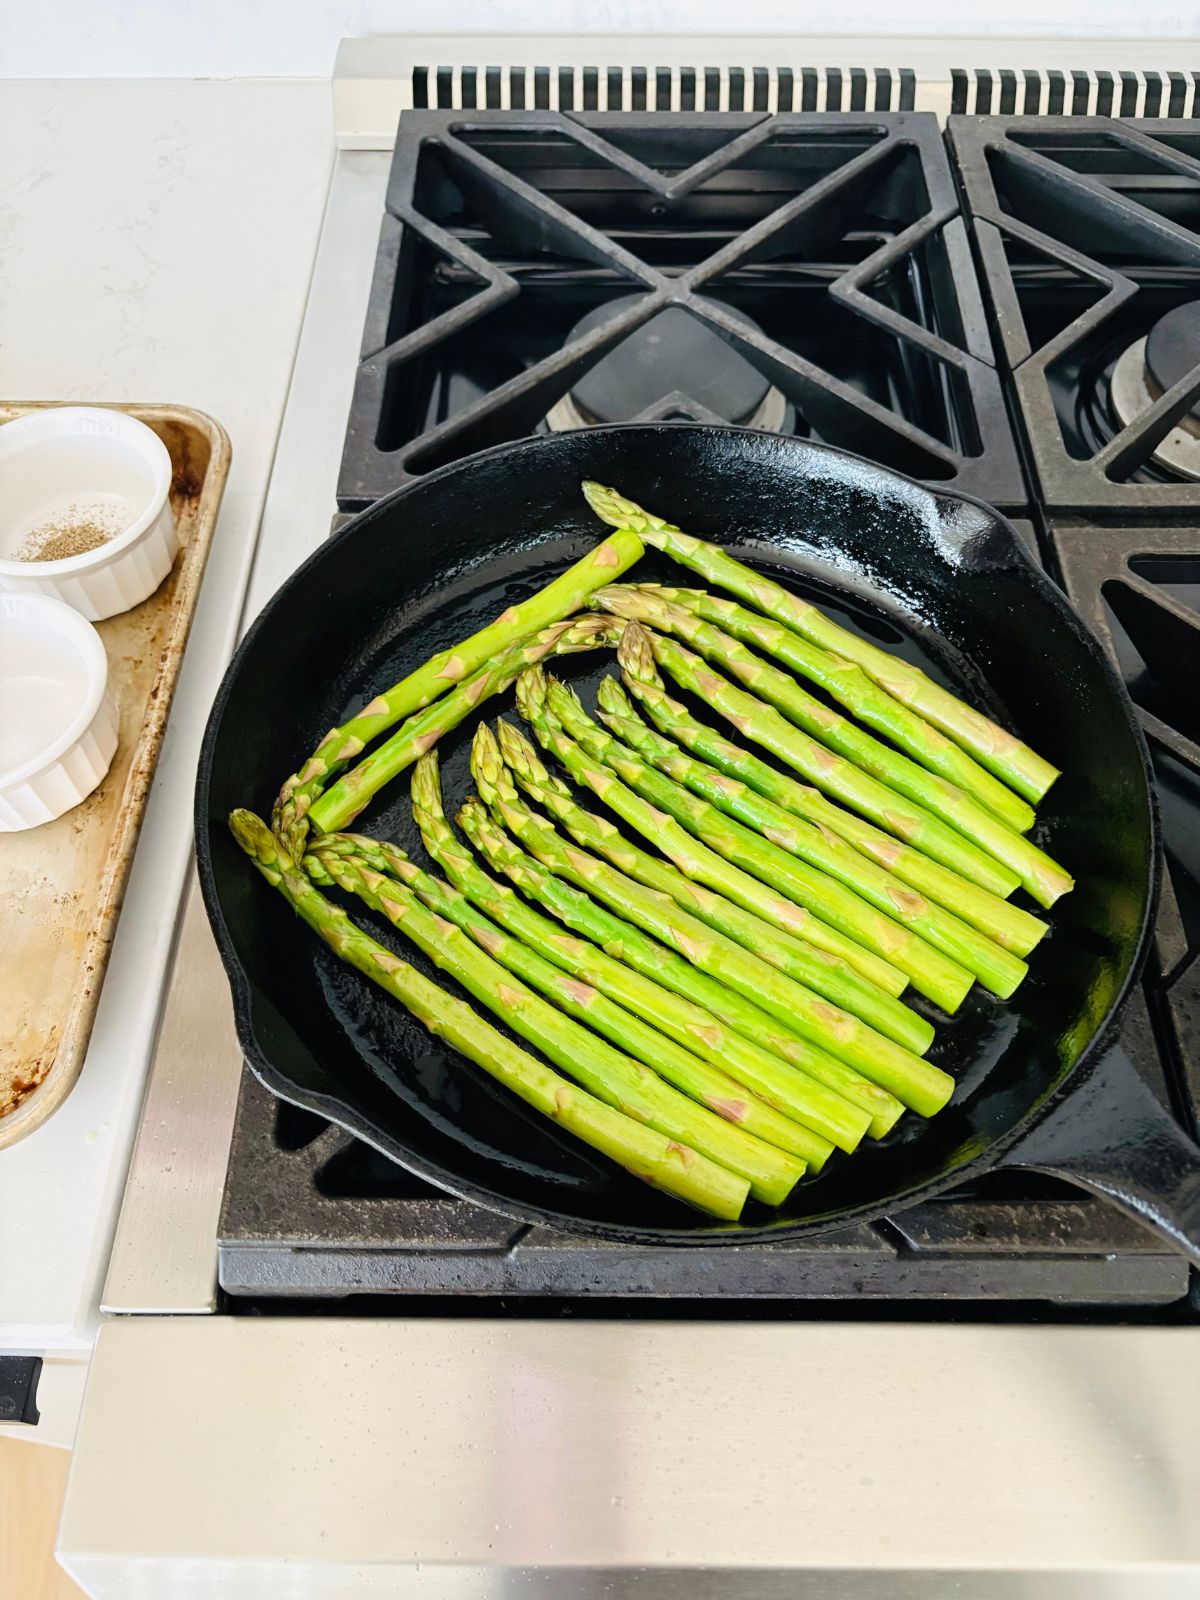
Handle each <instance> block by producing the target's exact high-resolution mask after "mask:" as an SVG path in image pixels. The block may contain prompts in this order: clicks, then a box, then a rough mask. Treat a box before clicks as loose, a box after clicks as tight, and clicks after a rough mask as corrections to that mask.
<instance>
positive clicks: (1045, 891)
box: [593, 585, 1073, 906]
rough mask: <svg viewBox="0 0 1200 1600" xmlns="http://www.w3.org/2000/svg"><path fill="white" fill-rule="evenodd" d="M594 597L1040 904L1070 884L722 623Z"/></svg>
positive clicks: (630, 599)
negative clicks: (877, 786)
mask: <svg viewBox="0 0 1200 1600" xmlns="http://www.w3.org/2000/svg"><path fill="white" fill-rule="evenodd" d="M593 599H594V602H595V604H597V605H601V606H604V607H605V609H606V610H609V611H611V612H612V613H613V614H614V615H616V616H621V617H625V618H627V619H630V618H632V619H633V620H635V621H638V622H643V623H646V624H649V625H651V626H653V627H655V628H657V629H658V631H659V632H660V633H673V634H675V635H677V636H678V637H679V638H682V639H686V640H687V641H688V643H689V644H692V645H694V646H695V647H696V649H697V650H698V651H699V652H700V654H701V655H703V656H705V657H706V658H707V659H708V660H710V661H716V662H717V663H719V664H720V665H721V666H722V667H724V668H726V669H727V670H728V671H729V672H730V673H731V674H732V675H733V677H734V678H736V680H737V681H738V683H740V684H741V685H742V686H743V687H744V688H746V689H749V690H751V691H752V692H753V693H754V694H755V695H756V696H757V697H758V698H759V699H760V700H765V701H767V702H768V703H769V704H771V705H773V706H775V707H776V709H777V710H779V711H782V712H783V714H784V715H785V716H786V717H787V718H788V719H789V721H791V722H794V723H795V724H796V725H797V726H798V727H800V728H803V729H804V731H805V732H806V733H808V734H810V735H811V736H812V737H813V738H814V739H819V740H820V741H821V743H822V744H824V745H826V746H828V747H829V748H830V749H832V750H836V751H837V753H838V754H839V755H841V756H844V757H845V758H846V759H847V760H848V761H852V762H853V763H854V764H855V765H856V766H857V767H858V768H859V769H860V770H861V771H863V772H867V773H869V774H870V775H871V776H872V777H873V778H876V779H878V781H879V782H880V783H883V784H886V785H887V787H888V788H889V789H891V790H893V791H894V792H895V793H896V794H901V795H904V796H906V798H907V799H909V800H913V801H916V802H917V803H918V804H921V805H928V806H930V807H931V808H933V809H935V810H936V811H937V812H938V814H939V815H941V816H944V817H945V818H946V819H947V821H949V822H951V823H952V824H953V825H954V827H956V828H957V829H958V831H959V832H960V833H962V834H965V835H966V837H967V838H968V839H973V840H974V841H975V843H976V844H978V845H982V847H983V848H984V849H985V850H987V851H989V852H990V853H991V854H992V855H993V856H995V858H996V859H997V860H998V861H1002V862H1003V863H1004V865H1005V866H1006V867H1009V868H1010V869H1011V870H1012V871H1013V872H1015V873H1016V874H1017V876H1018V877H1019V878H1020V880H1021V882H1022V883H1023V884H1024V885H1025V887H1026V888H1027V889H1028V890H1029V892H1030V894H1032V895H1033V897H1034V899H1035V900H1037V901H1038V903H1039V904H1040V905H1044V906H1051V905H1053V904H1054V902H1055V901H1056V900H1057V899H1058V897H1059V896H1060V895H1063V894H1066V893H1067V892H1068V891H1069V890H1070V889H1071V888H1072V886H1073V884H1072V879H1071V878H1070V876H1069V875H1068V874H1067V873H1066V872H1064V871H1063V869H1062V868H1061V867H1060V866H1059V865H1058V863H1057V862H1055V861H1052V860H1051V859H1050V857H1049V856H1048V855H1047V854H1046V853H1045V851H1043V850H1039V849H1038V847H1037V846H1036V845H1035V844H1032V843H1031V842H1030V841H1029V840H1028V839H1026V838H1023V837H1022V835H1021V834H1019V833H1017V832H1015V831H1014V830H1013V829H1012V828H1009V827H1007V826H1006V825H1005V824H1004V823H1003V822H1001V821H1000V820H999V818H997V817H995V816H993V814H992V813H991V812H990V811H988V810H986V809H985V808H984V807H983V806H981V805H980V804H979V802H978V801H976V800H973V799H972V798H971V796H970V795H968V794H964V793H963V792H962V790H961V789H956V788H955V787H954V785H953V784H952V783H947V782H946V780H945V779H944V778H939V777H936V776H935V775H934V774H932V773H929V772H926V771H925V769H924V768H923V767H919V766H918V765H917V764H916V762H915V761H910V760H909V759H908V757H907V756H904V755H901V754H900V753H899V751H896V750H893V749H892V748H891V747H890V746H889V745H885V744H882V743H881V742H880V741H879V740H878V739H876V738H874V737H872V735H871V734H869V733H864V731H863V730H862V729H861V728H860V727H858V726H857V724H855V723H853V722H851V721H850V720H849V718H847V717H843V716H842V715H841V713H840V712H837V711H833V710H831V709H830V707H829V706H826V705H823V704H822V703H821V701H819V700H816V699H814V698H813V696H812V695H810V694H809V693H808V691H807V690H805V689H802V688H801V687H800V685H799V684H798V683H797V682H796V680H795V678H793V677H791V676H790V675H789V674H788V673H786V672H781V671H780V670H779V668H778V667H773V666H772V665H771V664H770V662H769V661H764V660H763V659H762V657H761V656H756V655H755V654H754V652H753V651H752V650H747V648H746V646H745V645H744V644H740V643H739V642H738V640H736V639H734V638H731V637H730V635H729V634H727V633H724V632H722V630H721V629H720V628H714V627H713V625H712V624H711V623H710V622H705V621H704V620H703V619H702V618H700V617H697V616H695V615H693V613H692V612H690V611H685V610H683V609H682V607H680V606H673V605H668V604H667V602H666V601H665V600H659V599H657V598H656V597H655V596H654V595H653V594H652V592H651V591H650V590H648V589H630V588H625V587H622V586H620V585H618V586H616V587H615V588H611V589H599V590H597V592H596V594H595V595H594V596H593Z"/></svg>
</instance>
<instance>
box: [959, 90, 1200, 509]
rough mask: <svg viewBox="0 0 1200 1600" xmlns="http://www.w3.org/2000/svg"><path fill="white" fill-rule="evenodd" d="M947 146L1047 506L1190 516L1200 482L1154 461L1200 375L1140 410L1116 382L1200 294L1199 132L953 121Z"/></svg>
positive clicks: (1191, 401) (1157, 124) (1102, 123)
mask: <svg viewBox="0 0 1200 1600" xmlns="http://www.w3.org/2000/svg"><path fill="white" fill-rule="evenodd" d="M948 137H949V140H950V144H951V148H952V150H953V153H954V155H955V158H956V160H957V163H958V169H959V176H960V183H961V186H962V190H963V196H964V200H965V203H966V207H967V211H968V214H969V217H970V221H971V230H972V234H973V237H974V241H975V246H976V252H977V255H978V259H979V263H980V267H981V270H982V275H983V280H984V285H985V291H986V293H987V294H988V297H989V301H990V310H991V315H992V321H993V325H994V329H995V333H996V338H997V345H998V348H999V352H1000V354H1001V357H1002V359H1003V361H1004V362H1005V364H1006V365H1007V368H1008V371H1009V373H1010V374H1011V380H1012V386H1013V393H1014V397H1015V399H1016V402H1017V408H1018V410H1019V412H1020V415H1021V418H1022V423H1023V434H1024V441H1025V447H1026V450H1027V452H1028V457H1029V460H1030V462H1031V465H1032V471H1033V475H1034V476H1035V477H1036V480H1037V484H1038V488H1039V490H1040V498H1041V499H1042V501H1043V502H1044V504H1045V505H1046V507H1047V509H1048V510H1049V511H1050V512H1051V513H1052V514H1064V513H1075V514H1089V513H1091V514H1097V515H1105V516H1116V515H1121V516H1125V517H1126V518H1128V519H1138V520H1140V519H1143V518H1145V519H1148V520H1153V519H1154V518H1156V517H1160V516H1164V515H1166V516H1170V515H1171V514H1173V513H1177V512H1192V513H1193V514H1194V513H1195V512H1196V511H1198V510H1200V481H1196V479H1194V478H1193V479H1187V478H1185V477H1182V476H1181V475H1179V474H1177V473H1175V472H1173V471H1172V470H1170V469H1169V468H1167V467H1164V466H1163V465H1160V464H1159V462H1158V461H1156V460H1155V459H1154V458H1155V455H1156V452H1159V453H1160V446H1161V443H1162V441H1163V440H1164V438H1165V436H1166V435H1168V434H1170V433H1171V432H1172V430H1174V429H1176V427H1177V426H1179V425H1181V423H1182V421H1183V419H1184V418H1185V417H1186V415H1187V413H1188V412H1189V411H1193V410H1194V409H1195V408H1196V407H1197V406H1198V404H1200V365H1198V366H1196V367H1194V368H1193V369H1192V370H1190V371H1188V372H1185V373H1184V374H1183V376H1182V377H1181V378H1179V380H1178V381H1177V382H1175V383H1174V384H1173V385H1172V386H1171V387H1170V388H1169V389H1166V390H1165V391H1163V392H1160V393H1159V394H1158V396H1157V398H1156V399H1154V400H1153V403H1151V399H1150V396H1149V395H1147V397H1146V409H1145V410H1140V409H1139V410H1137V411H1135V412H1134V411H1130V409H1129V408H1128V407H1127V408H1126V409H1125V411H1124V412H1122V410H1121V409H1120V406H1119V405H1118V404H1117V403H1116V402H1115V401H1114V398H1113V380H1114V372H1115V371H1116V369H1117V365H1118V362H1120V360H1121V358H1122V357H1123V356H1124V355H1125V354H1126V352H1127V351H1129V350H1130V349H1131V347H1132V346H1134V345H1136V344H1137V343H1138V342H1139V341H1140V340H1141V339H1142V338H1144V337H1145V336H1146V335H1147V333H1148V332H1149V330H1150V329H1151V328H1152V327H1153V326H1154V324H1155V323H1156V322H1157V321H1158V320H1159V319H1160V318H1161V317H1162V316H1163V315H1164V314H1165V313H1166V312H1168V311H1170V310H1172V309H1173V308H1174V307H1176V306H1179V305H1181V304H1184V303H1187V302H1190V301H1195V300H1197V299H1200V126H1198V125H1197V124H1196V123H1195V122H1194V121H1187V122H1181V121H1177V120H1170V119H1166V118H1163V119H1156V120H1149V121H1147V120H1138V121H1116V120H1113V119H1110V118H1107V117H1078V118H1067V119H1064V118H1062V117H1026V116H1019V117H952V118H951V119H950V121H949V124H948ZM1135 365H1136V363H1135ZM1193 431H1194V437H1195V452H1194V460H1195V461H1196V463H1197V464H1200V430H1195V429H1194V425H1193ZM1189 449H1190V446H1189Z"/></svg>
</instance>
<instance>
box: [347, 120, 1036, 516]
mask: <svg viewBox="0 0 1200 1600" xmlns="http://www.w3.org/2000/svg"><path fill="white" fill-rule="evenodd" d="M617 300H621V301H622V309H621V310H620V311H619V312H618V313H617V314H616V315H614V316H613V317H612V318H611V319H609V320H607V321H605V322H604V323H603V324H602V325H601V326H595V327H593V328H592V329H591V330H590V331H589V332H586V333H583V334H579V335H575V334H573V330H574V329H575V327H576V324H577V323H578V322H579V321H580V319H581V318H582V317H583V316H584V315H586V314H587V313H589V312H592V311H594V310H595V309H596V308H597V307H599V306H603V305H604V304H606V303H609V302H613V301H617ZM668 307H679V308H681V309H682V310H683V311H685V312H686V313H687V314H688V315H690V316H693V317H695V318H697V319H698V320H699V321H700V322H702V323H704V324H706V325H707V326H708V327H709V328H711V329H712V330H713V331H714V332H715V333H717V334H718V335H719V336H720V337H721V338H722V339H723V340H724V341H725V342H726V343H728V344H729V345H730V346H732V347H733V348H734V349H736V350H737V351H738V352H739V353H740V354H741V355H743V356H744V357H746V358H747V359H748V360H749V361H750V362H751V363H752V364H753V365H754V366H755V367H756V368H757V369H758V370H759V371H760V372H761V373H762V374H763V375H764V376H765V377H767V378H768V379H769V381H770V383H771V384H772V385H773V386H774V387H775V388H776V389H777V390H778V391H779V392H780V395H781V396H782V399H783V401H784V402H785V403H786V407H787V413H786V421H785V423H784V426H785V428H786V429H787V431H791V432H796V433H800V434H803V435H806V436H809V437H812V438H815V439H819V440H822V441H824V442H826V443H830V444H837V445H841V446H844V447H845V448H847V449H851V450H856V451H858V452H860V453H862V454H865V455H869V456H871V457H873V458H874V459H876V460H879V461H882V462H885V463H886V464H888V465H891V466H894V467H896V468H898V469H899V470H901V471H904V472H907V473H909V474H910V475H912V476H914V477H918V478H921V479H925V480H929V481H936V482H938V483H940V484H944V485H945V486H947V487H951V488H959V489H965V490H967V491H969V492H973V493H976V494H979V495H981V496H983V497H985V498H987V499H989V500H991V501H992V502H993V503H996V504H1000V505H1004V506H1019V505H1023V504H1024V502H1025V500H1026V498H1027V493H1026V488H1025V484H1024V481H1023V478H1022V475H1021V470H1020V466H1019V463H1018V460H1017V453H1016V445H1015V442H1014V439H1013V436H1012V432H1011V428H1010V425H1009V422H1008V418H1007V415H1006V410H1005V402H1004V397H1003V394H1002V391H1001V386H1000V381H999V378H998V375H997V373H996V370H995V366H994V364H993V360H992V354H991V345H990V341H989V336H988V332H987V327H986V319H985V316H984V312H983V306H982V302H981V299H980V297H979V294H978V290H977V288H976V286H975V281H974V274H973V271H972V268H971V263H970V251H969V246H968V243H967V238H966V232H965V227H964V223H963V220H962V217H961V216H960V214H959V202H958V197H957V194H956V191H955V186H954V180H953V177H952V174H951V170H950V166H949V163H948V160H947V158H946V153H945V150H944V147H943V144H942V140H941V136H940V133H939V130H938V127H937V123H936V121H935V119H934V118H933V117H932V116H928V115H919V114H904V113H892V114H886V113H875V114H870V113H864V114H859V115H854V114H850V113H846V114H829V113H815V114H811V115H809V114H803V113H800V114H781V115H776V116H754V115H743V114H739V115H728V114H727V115H718V116H712V115H705V114H700V113H697V114H691V115H678V116H675V115H672V116H668V117H664V116H662V115H659V114H657V113H645V114H638V113H598V114H591V115H588V114H578V115H575V116H567V115H564V114H561V113H555V112H549V111H545V112H523V113H522V112H486V111H485V112H479V113H475V114H474V115H470V114H468V113H464V112H457V113H456V112H443V111H420V112H413V113H406V114H405V116H404V117H402V118H401V123H400V131H399V136H398V139H397V144H396V153H395V158H394V160H393V165H392V172H391V177H390V180H389V185H388V195H387V213H386V216H385V218H384V222H383V228H382V233H381V238H380V248H379V255H378V260H377V265H376V273H375V279H374V282H373V285H372V290H371V296H370V304H369V309H368V316H367V324H366V329H365V332H364V339H363V347H362V356H361V359H360V364H359V369H358V375H357V381H356V385H355V391H354V399H353V403H352V408H351V415H350V424H349V430H348V434H347V439H346V448H345V454H344V457H343V462H342V471H341V476H340V479H339V484H338V498H339V503H340V504H341V505H342V506H343V507H344V508H348V509H349V508H355V507H358V506H361V505H364V504H367V503H369V502H370V501H372V500H374V499H377V498H378V497H379V496H380V495H382V494H385V493H387V492H388V491H389V490H391V489H394V488H395V487H396V486H397V485H398V484H400V483H402V482H404V481H405V480H407V479H408V478H410V477H413V476H416V475H420V474H422V473H425V472H428V471H430V470H432V469H433V468H435V467H437V466H441V465H443V464H444V463H446V462H449V461H453V460H457V459H458V458H460V457H462V456H464V455H467V454H470V453H471V452H473V451H476V450H479V449H482V448H484V447H486V446H489V445H493V444H498V443H502V442H505V441H507V440H510V439H514V438H519V437H522V436H524V435H527V434H529V433H533V432H536V431H540V430H542V429H544V428H545V427H546V426H547V423H546V420H545V419H546V417H547V414H548V413H549V412H550V411H551V409H552V407H553V406H554V405H555V403H556V402H559V401H561V400H562V399H563V397H564V396H566V395H567V394H568V393H569V391H570V390H571V388H572V386H573V384H574V383H575V382H576V381H577V379H578V378H579V377H581V376H582V374H583V373H585V372H586V371H587V370H588V369H589V368H590V367H591V366H593V365H594V364H595V363H596V362H598V361H599V360H600V359H601V358H602V357H603V356H604V355H605V353H606V352H607V351H609V350H611V349H613V348H615V347H616V346H617V345H619V344H620V343H621V342H622V341H623V340H624V339H626V338H627V337H628V336H629V335H630V334H632V333H634V332H635V330H636V329H638V328H639V327H641V326H643V325H644V324H645V323H647V322H648V321H649V320H650V319H651V318H652V317H654V316H655V315H657V314H658V313H659V312H661V311H663V310H665V309H666V308H668ZM751 307H752V308H753V316H754V318H755V321H756V322H757V324H758V325H759V327H758V329H755V328H753V327H748V326H747V324H746V322H745V321H744V320H743V318H742V317H740V316H739V315H738V314H737V313H738V312H739V311H745V310H747V309H749V308H751ZM666 399H667V397H664V400H666ZM651 409H652V410H653V411H654V413H655V415H661V414H662V411H661V407H652V408H651ZM668 411H669V414H670V415H671V416H673V417H681V418H691V419H697V418H699V419H700V420H710V418H711V416H712V413H711V412H710V411H709V410H707V409H705V410H704V411H703V412H702V411H700V410H698V409H697V407H696V406H695V405H694V404H693V403H690V401H689V397H688V396H686V395H673V396H671V397H670V398H669V404H668ZM644 415H645V414H644V413H643V414H642V417H644ZM629 420H634V419H632V418H631V419H629ZM638 420H641V417H639V419H638ZM721 420H736V419H731V418H723V419H721Z"/></svg>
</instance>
